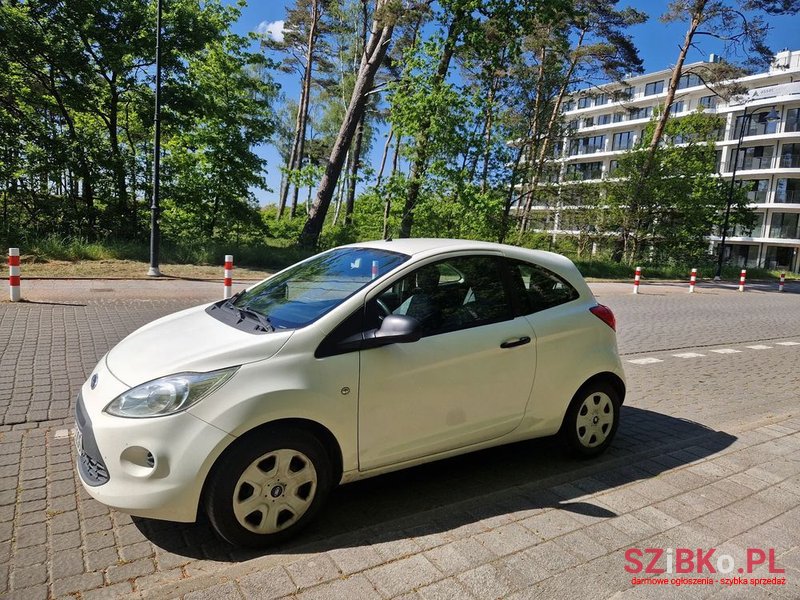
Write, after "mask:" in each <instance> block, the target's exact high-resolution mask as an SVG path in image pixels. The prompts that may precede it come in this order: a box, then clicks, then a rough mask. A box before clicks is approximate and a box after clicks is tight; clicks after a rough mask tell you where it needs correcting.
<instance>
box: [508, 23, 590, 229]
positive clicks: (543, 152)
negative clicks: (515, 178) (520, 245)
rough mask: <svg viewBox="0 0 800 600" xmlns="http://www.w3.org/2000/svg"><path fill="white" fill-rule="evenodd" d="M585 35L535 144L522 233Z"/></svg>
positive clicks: (579, 41)
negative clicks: (532, 170)
mask: <svg viewBox="0 0 800 600" xmlns="http://www.w3.org/2000/svg"><path fill="white" fill-rule="evenodd" d="M585 37H586V29H583V30H581V32H580V34H579V36H578V41H577V43H576V46H575V49H574V50H573V53H572V59H571V60H570V64H569V67H568V68H567V72H566V74H565V75H564V81H563V83H562V85H561V87H560V88H559V90H558V94H557V95H556V98H555V100H554V102H553V110H552V111H550V119H549V120H548V122H547V126H546V127H545V130H544V132H543V134H544V135H543V136H542V138H543V143H540V144H538V146H537V145H534V147H535V148H536V161H535V165H534V167H533V168H534V172H533V177H532V179H531V182H530V185H529V192H528V197H527V198H526V200H525V208H524V210H523V212H522V220H521V222H520V233H524V232H525V231H526V230H527V228H528V224H529V222H530V212H531V206H532V204H533V198H534V196H535V193H536V187H537V186H538V185H539V179H540V178H541V175H542V169H543V168H544V161H545V158H546V157H547V149H548V147H549V146H550V144H549V143H548V140H550V139H552V137H553V132H554V130H555V126H556V124H557V123H558V117H559V114H560V113H561V105H562V103H563V102H564V97H565V96H566V95H567V91H568V90H569V86H570V84H571V83H572V75H573V74H574V73H575V69H576V68H577V66H578V62H579V61H580V56H579V55H580V52H579V50H580V48H581V47H582V46H583V40H584V38H585ZM543 56H544V55H543ZM543 62H544V61H543ZM537 133H538V127H537V129H534V130H533V135H536V134H537Z"/></svg>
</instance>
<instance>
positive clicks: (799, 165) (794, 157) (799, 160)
mask: <svg viewBox="0 0 800 600" xmlns="http://www.w3.org/2000/svg"><path fill="white" fill-rule="evenodd" d="M779 165H780V168H781V169H800V154H784V155H783V156H781V160H780V162H779Z"/></svg>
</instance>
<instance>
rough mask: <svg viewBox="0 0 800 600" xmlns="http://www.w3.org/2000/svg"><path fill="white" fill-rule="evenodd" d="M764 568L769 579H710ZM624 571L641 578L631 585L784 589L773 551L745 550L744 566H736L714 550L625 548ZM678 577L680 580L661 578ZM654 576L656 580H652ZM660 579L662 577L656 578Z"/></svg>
mask: <svg viewBox="0 0 800 600" xmlns="http://www.w3.org/2000/svg"><path fill="white" fill-rule="evenodd" d="M763 566H766V567H767V571H768V573H769V574H770V575H772V577H739V576H734V577H720V578H717V577H712V576H713V575H718V574H721V575H730V574H731V573H737V574H739V575H750V574H752V573H753V572H754V571H755V570H756V569H757V568H759V567H763ZM625 570H626V571H627V572H628V573H632V574H635V575H641V576H640V577H633V578H632V579H631V583H632V584H633V585H713V584H715V583H719V584H721V585H727V586H730V585H785V584H786V579H785V578H784V577H775V576H774V575H777V574H781V573H785V569H781V568H779V567H778V566H777V565H776V563H775V549H774V548H747V551H746V554H745V564H744V566H738V567H737V565H736V560H735V559H734V557H733V556H731V555H730V554H722V553H719V552H717V549H716V548H709V549H703V548H628V549H627V550H626V551H625ZM664 575H680V576H681V577H672V578H671V577H663V576H664ZM685 575H699V576H700V577H697V578H693V577H683V576H685ZM653 576H655V577H653ZM659 576H661V577H659Z"/></svg>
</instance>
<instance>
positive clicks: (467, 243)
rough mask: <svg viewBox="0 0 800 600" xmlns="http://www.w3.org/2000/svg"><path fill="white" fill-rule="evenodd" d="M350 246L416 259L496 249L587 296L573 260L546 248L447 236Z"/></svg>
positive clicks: (359, 243)
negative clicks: (554, 275)
mask: <svg viewBox="0 0 800 600" xmlns="http://www.w3.org/2000/svg"><path fill="white" fill-rule="evenodd" d="M348 247H352V248H375V249H380V250H389V251H392V252H400V253H402V254H407V255H409V256H413V257H414V258H415V259H416V260H424V259H426V258H427V257H431V256H435V255H437V254H439V253H441V252H462V251H465V252H471V251H472V252H474V251H477V252H486V251H488V252H498V253H502V254H503V255H505V256H507V257H509V258H515V259H519V260H525V261H530V262H535V263H537V264H539V265H541V266H543V267H547V268H549V269H551V270H553V271H555V272H556V273H558V274H559V275H561V276H562V277H564V278H566V279H567V280H568V281H569V282H570V283H571V284H572V285H573V286H575V287H576V288H578V290H579V291H580V292H581V295H589V296H591V291H589V288H588V286H587V285H586V282H585V281H584V279H583V276H582V275H581V274H580V272H579V271H578V269H577V268H576V267H575V264H574V263H573V262H572V261H571V260H570V259H568V258H567V257H565V256H563V255H561V254H556V253H553V252H547V251H546V250H531V249H529V248H521V247H519V246H511V245H508V244H497V243H495V242H483V241H478V240H457V239H447V238H400V239H396V240H375V241H371V242H358V243H356V244H350V245H349V246H348Z"/></svg>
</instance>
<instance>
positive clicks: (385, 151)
mask: <svg viewBox="0 0 800 600" xmlns="http://www.w3.org/2000/svg"><path fill="white" fill-rule="evenodd" d="M393 137H394V128H391V127H390V128H389V135H388V136H387V137H386V143H385V144H384V145H383V155H382V156H381V166H380V168H379V169H378V177H377V179H376V180H375V187H381V180H382V179H383V170H384V169H385V168H386V158H387V157H388V156H389V147H390V146H391V145H392V138H393Z"/></svg>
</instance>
